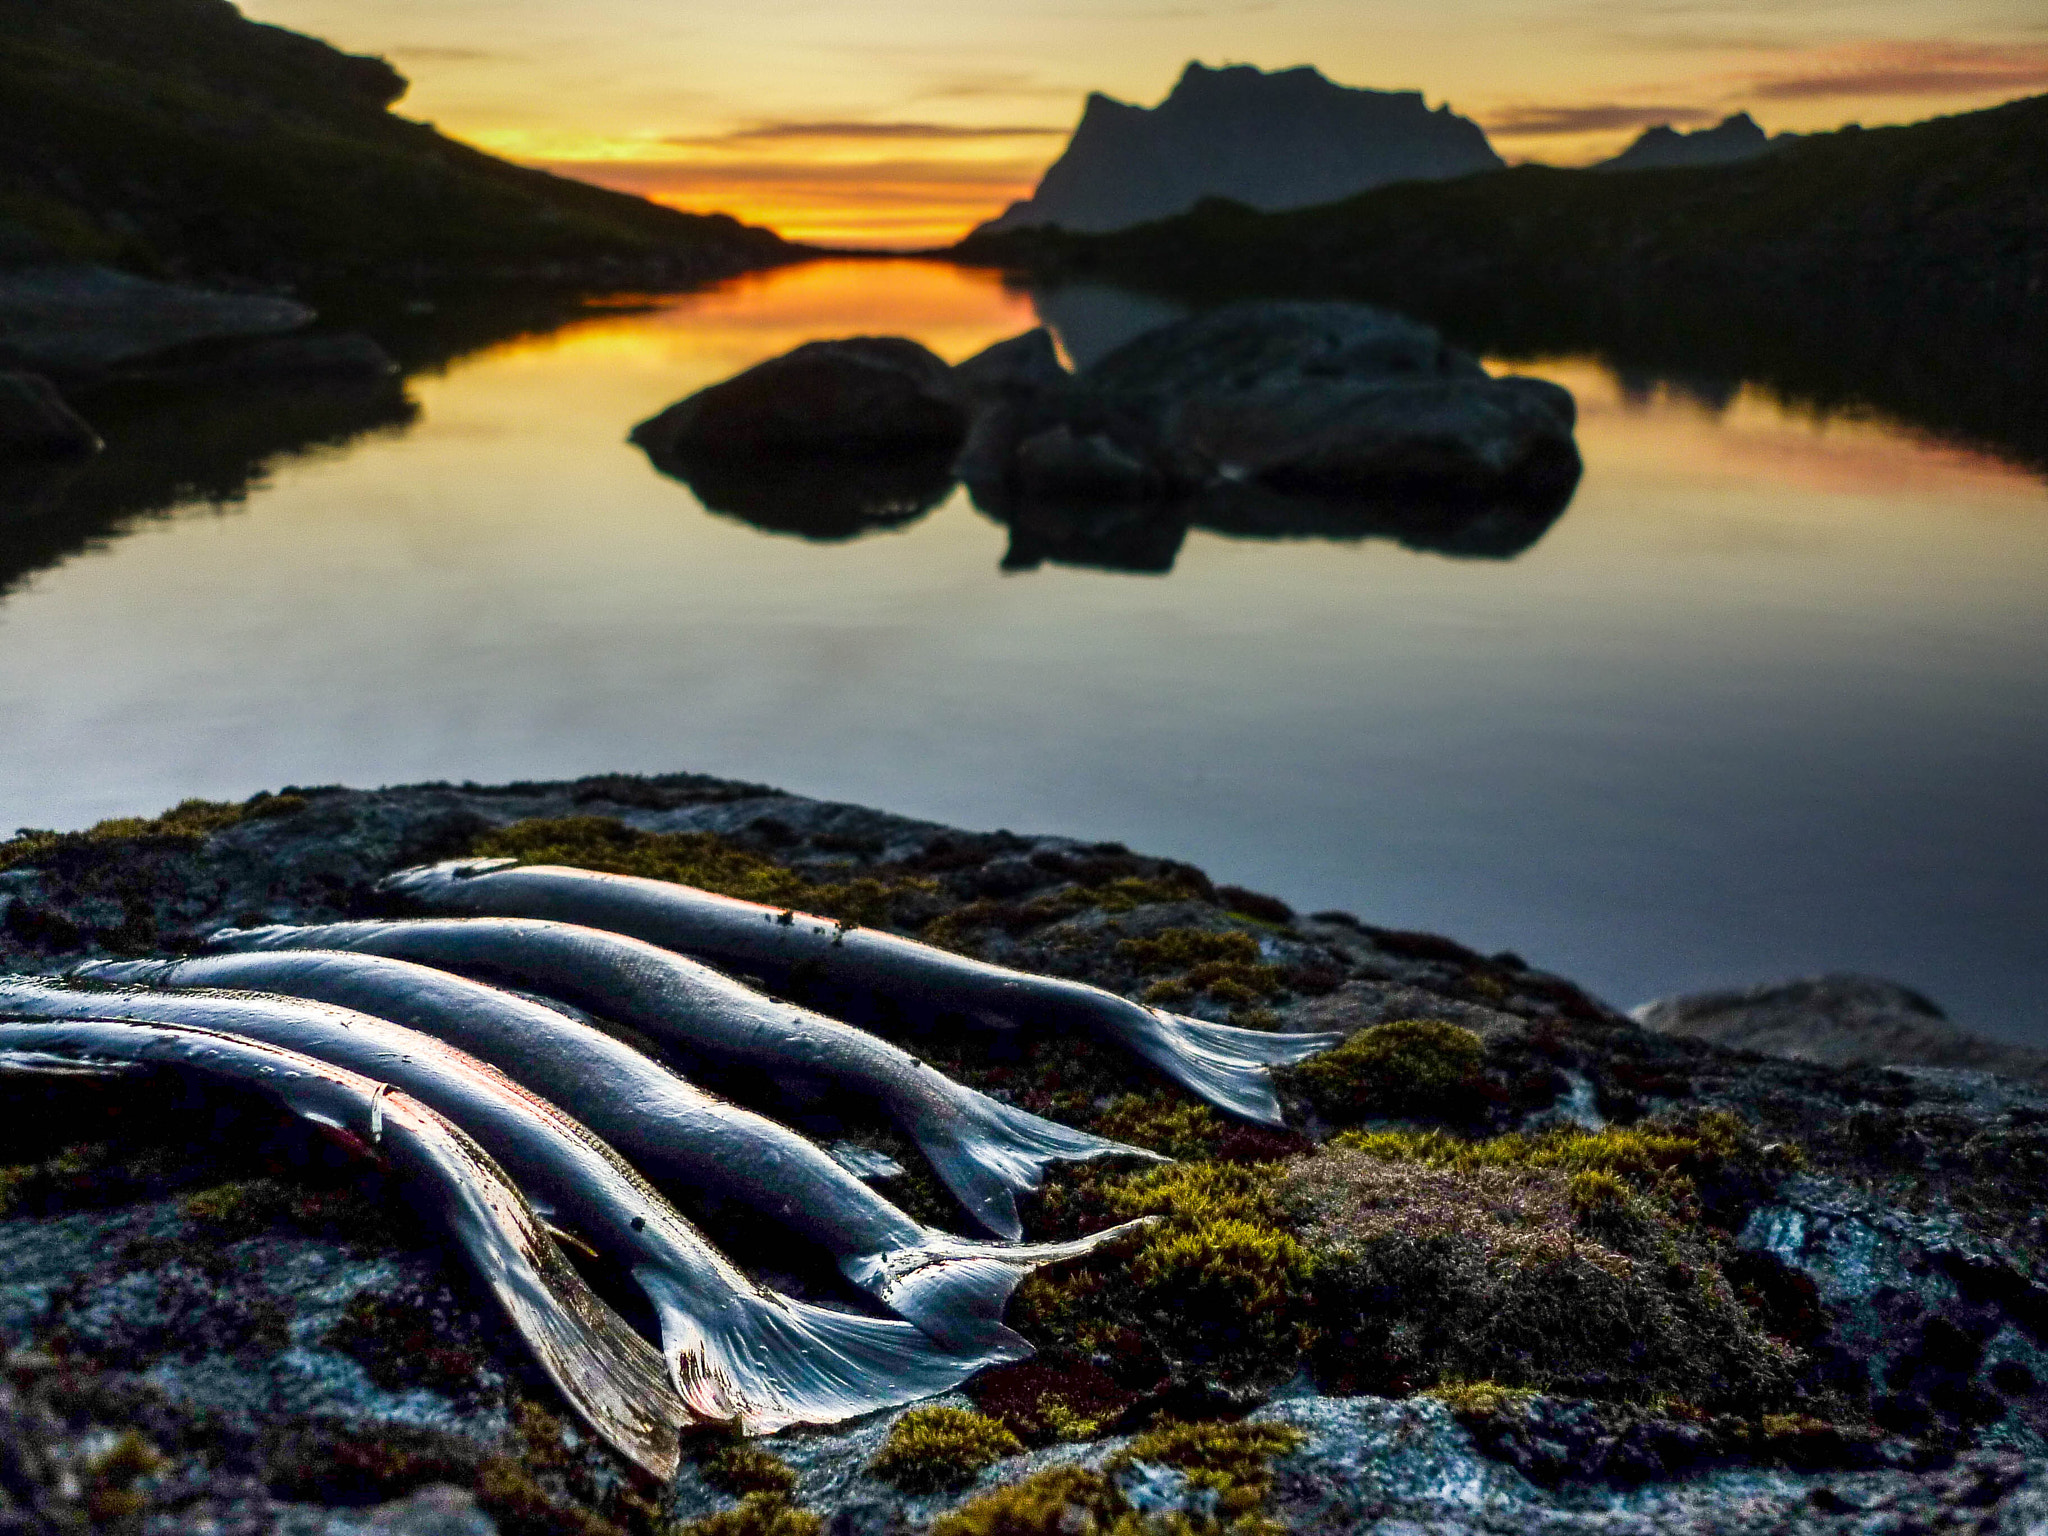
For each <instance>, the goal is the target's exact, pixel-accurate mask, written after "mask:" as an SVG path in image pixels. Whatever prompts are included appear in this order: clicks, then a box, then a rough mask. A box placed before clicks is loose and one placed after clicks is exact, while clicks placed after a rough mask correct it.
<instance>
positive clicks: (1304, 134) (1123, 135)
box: [982, 64, 1501, 231]
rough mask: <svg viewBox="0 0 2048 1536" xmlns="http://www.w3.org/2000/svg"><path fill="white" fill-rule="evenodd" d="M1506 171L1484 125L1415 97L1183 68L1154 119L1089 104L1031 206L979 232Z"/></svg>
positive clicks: (1300, 75) (1320, 80) (1136, 219)
mask: <svg viewBox="0 0 2048 1536" xmlns="http://www.w3.org/2000/svg"><path fill="white" fill-rule="evenodd" d="M1500 164H1501V158H1500V156H1499V155H1497V154H1495V153H1494V152H1493V147H1492V146H1491V145H1489V144H1488V143H1487V142H1486V134H1485V133H1484V131H1482V130H1481V128H1480V127H1479V125H1478V124H1477V123H1475V122H1472V121H1470V120H1469V119H1467V118H1463V117H1459V116H1458V115H1457V114H1455V113H1454V112H1452V111H1451V109H1450V108H1449V107H1447V106H1445V107H1438V108H1437V109H1436V110H1435V111H1434V112H1432V111H1430V110H1429V108H1428V107H1427V106H1426V105H1425V104H1424V103H1423V99H1422V93H1421V92H1419V91H1368V90H1354V89H1351V88H1350V87H1347V86H1341V85H1336V84H1333V83H1332V82H1330V81H1329V80H1327V79H1325V78H1324V77H1323V75H1322V74H1321V73H1320V72H1318V71H1316V70H1314V69H1310V68H1307V67H1302V68H1299V69H1283V70H1276V71H1275V72H1274V73H1272V74H1266V73H1264V72H1263V71H1261V70H1258V69H1255V68H1253V67H1252V66H1250V65H1248V64H1238V65H1231V66H1229V67H1227V68H1223V69H1210V68H1208V67H1207V66H1206V65H1203V64H1189V65H1188V67H1187V69H1186V71H1185V72H1184V73H1183V74H1182V75H1181V77H1180V81H1179V83H1178V84H1176V85H1175V86H1174V88H1173V92H1172V94H1171V95H1169V96H1168V97H1167V98H1166V100H1165V101H1163V102H1161V103H1160V104H1159V105H1158V106H1156V107H1151V108H1146V107H1134V106H1132V105H1130V104H1129V103H1128V102H1122V101H1116V100H1113V99H1112V98H1110V97H1108V96H1104V95H1102V94H1100V93H1099V92H1098V93H1096V94H1094V95H1091V96H1090V97H1089V98H1088V105H1087V107H1086V109H1085V110H1084V111H1083V112H1082V114H1081V122H1080V126H1078V127H1077V128H1075V130H1074V136H1073V138H1072V139H1070V140H1069V141H1068V142H1067V147H1066V150H1065V152H1064V153H1062V154H1061V156H1060V157H1059V159H1058V160H1056V161H1054V162H1053V164H1052V165H1051V167H1050V168H1049V169H1047V171H1046V173H1045V176H1044V179H1043V180H1041V181H1040V182H1039V184H1038V190H1037V192H1035V193H1034V194H1033V195H1032V196H1031V197H1030V198H1029V199H1027V200H1026V201H1024V202H1021V203H1014V204H1012V205H1011V206H1010V208H1009V209H1008V210H1007V211H1006V212H1004V214H1003V215H1002V216H1001V217H1000V218H998V219H995V220H993V221H991V222H990V223H988V224H986V225H984V226H982V227H983V229H984V230H999V229H1000V230H1007V229H1025V228H1031V227H1034V226H1039V225H1048V224H1056V225H1059V226H1060V227H1061V228H1064V229H1072V230H1084V231H1101V230H1111V229H1123V228H1126V227H1128V226H1130V225H1133V224H1142V223H1145V222H1146V221H1148V220H1151V219H1163V218H1169V217H1171V216H1172V215H1174V214H1177V213H1183V212H1185V211H1186V210H1188V209H1189V208H1192V207H1194V206H1195V204H1197V203H1199V202H1201V201H1202V200H1203V199H1204V198H1212V197H1217V198H1228V199H1230V200H1232V201H1234V202H1239V203H1243V204H1246V205H1247V206H1249V207H1253V208H1261V209H1275V208H1301V207H1306V206H1308V205H1309V204H1312V203H1327V202H1333V201H1335V200H1336V199H1338V198H1341V197H1349V196H1351V195H1352V194H1353V193H1355V192H1363V191H1365V190H1367V189H1368V188H1371V187H1377V186H1383V185H1385V184H1386V183H1388V182H1392V181H1426V180H1435V179H1438V178H1442V177H1446V176H1463V175H1465V174H1467V173H1469V172H1472V171H1485V170H1493V169H1495V168H1497V167H1498V166H1499V165H1500Z"/></svg>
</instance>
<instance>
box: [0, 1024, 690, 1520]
mask: <svg viewBox="0 0 2048 1536" xmlns="http://www.w3.org/2000/svg"><path fill="white" fill-rule="evenodd" d="M165 1068H168V1069H172V1070H176V1071H178V1072H181V1073H186V1074H191V1075H195V1076H198V1077H201V1078H205V1079H211V1080H215V1081H220V1082H228V1083H234V1084H238V1085H240V1086H242V1087H244V1088H252V1089H255V1090H258V1091H260V1092H262V1093H264V1094H266V1095H268V1096H269V1097H271V1098H273V1099H276V1100H278V1101H279V1102H281V1103H282V1104H283V1105H284V1106H285V1107H286V1108H287V1109H289V1110H290V1111H291V1112H292V1113H293V1114H295V1115H297V1116H299V1117H300V1118H301V1119H304V1120H309V1121H313V1122H315V1123H317V1124H320V1125H324V1126H328V1127H331V1128H333V1129H335V1130H338V1131H341V1132H344V1133H345V1134H346V1135H348V1136H349V1137H350V1138H352V1139H354V1140H355V1141H358V1142H360V1143H361V1144H362V1145H363V1146H364V1147H366V1148H370V1149H373V1150H374V1151H375V1153H376V1154H377V1155H378V1156H380V1157H382V1158H383V1159H384V1160H385V1161H386V1162H388V1163H390V1164H391V1165H393V1166H394V1167H395V1168H396V1169H397V1171H398V1173H399V1174H400V1176H401V1177H402V1178H403V1179H404V1180H405V1183H406V1187H407V1190H408V1192H409V1193H410V1194H411V1195H412V1196H413V1199H414V1201H415V1202H416V1203H418V1204H420V1205H422V1206H424V1207H426V1208H427V1209H428V1211H429V1212H430V1214H431V1215H432V1216H433V1217H434V1218H435V1219H436V1220H437V1221H438V1224H439V1225H440V1227H441V1228H442V1230H444V1231H445V1232H447V1233H448V1234H449V1236H451V1237H452V1238H453V1239H454V1240H455V1244H456V1246H457V1247H458V1248H459V1249H460V1250H461V1251H462V1254H463V1256H464V1257H465V1258H466V1259H467V1260H468V1261H469V1264H470V1267H471V1268H472V1269H473V1270H474V1271H475V1272H476V1275H477V1277H478V1278H479V1279H480V1280H481V1281H482V1282H483V1283H484V1285H485V1286H486V1288H488V1289H489V1291H490V1292H491V1295H492V1296H493V1297H494V1298H495V1299H496V1300H497V1302H498V1304H499V1306H501V1307H502V1308H503V1309H504V1311H505V1314H506V1316H507V1318H509V1319H510V1321H511V1323H512V1326H513V1327H514V1328H515V1329H516V1330H517V1331H518V1333H519V1336H520V1337H521V1338H522V1339H523V1340H525V1342H526V1344H527V1347H528V1348H530V1349H531V1350H532V1351H533V1354H534V1358H535V1359H536V1360H538V1361H539V1362H540V1364H541V1367H542V1369H543V1370H545V1371H546V1372H547V1374H548V1378H549V1379H550V1380H551V1381H553V1382H554V1384H555V1385H556V1386H557V1387H558V1388H559V1389H560V1390H561V1392H562V1395H563V1397H565V1398H566V1399H567V1400H568V1401H569V1403H570V1404H571V1405H572V1406H574V1408H575V1409H576V1411H577V1413H578V1414H580V1415H581V1416H582V1418H583V1419H584V1420H585V1421H586V1422H587V1423H588V1424H589V1425H590V1427H591V1428H592V1429H594V1430H596V1431H597V1433H598V1434H599V1435H600V1436H601V1437H602V1438H603V1439H604V1440H605V1441H606V1442H607V1443H608V1444H609V1445H611V1446H612V1447H613V1448H614V1449H616V1450H618V1451H619V1452H620V1453H621V1454H623V1455H625V1456H626V1457H628V1458H630V1459H631V1460H632V1461H634V1462H635V1463H637V1464H638V1465H639V1466H641V1467H642V1468H644V1469H645V1470H647V1471H648V1472H651V1473H653V1474H654V1475H655V1476H656V1477H659V1478H661V1479H663V1480H664V1481H665V1480H667V1479H668V1478H671V1477H673V1476H674V1475H675V1470H676V1462H677V1457H678V1443H679V1436H680V1434H681V1431H682V1429H683V1428H684V1427H685V1426H686V1425H689V1424H692V1423H696V1422H701V1420H700V1419H699V1418H698V1417H697V1416H696V1415H694V1414H693V1413H691V1411H690V1410H689V1409H688V1408H686V1407H685V1405H684V1403H683V1401H682V1399H681V1398H680V1397H678V1396H677V1394H676V1392H675V1390H674V1389H673V1388H672V1387H671V1386H670V1385H669V1382H668V1377H667V1372H666V1368H665V1367H664V1365H663V1362H662V1359H661V1356H660V1354H659V1353H658V1352H657V1351H655V1349H654V1348H653V1347H652V1346H650V1345H649V1344H648V1343H647V1342H646V1340H644V1339H642V1338H641V1337H640V1335H638V1334H637V1333H635V1332H634V1331H633V1330H632V1329H631V1328H630V1327H628V1326H627V1325H626V1323H625V1321H624V1320H623V1319H622V1318H620V1317H619V1316H618V1314H617V1313H615V1312H613V1311H612V1310H611V1308H609V1307H607V1306H606V1305H605V1304H604V1303H603V1302H602V1301H600V1300H599V1299H598V1298H597V1296H596V1295H595V1294H594V1293H593V1292H592V1291H591V1289H590V1287H589V1286H588V1285H586V1284H585V1283H584V1281H583V1278H582V1276H580V1275H578V1274H577V1273H576V1271H575V1270H574V1269H573V1268H572V1267H571V1266H570V1265H569V1263H568V1261H567V1260H565V1259H564V1258H563V1257H562V1256H561V1254H560V1253H559V1252H558V1251H557V1250H556V1248H555V1245H554V1244H553V1243H552V1242H551V1241H549V1239H548V1236H547V1234H546V1232H545V1231H544V1230H543V1228H542V1225H541V1222H540V1219H539V1218H538V1217H537V1216H536V1215H535V1214H534V1212H533V1210H532V1208H531V1207H530V1206H529V1205H528V1204H527V1202H526V1200H525V1198H524V1197H523V1196H522V1195H521V1194H520V1193H519V1191H518V1190H517V1189H516V1188H515V1187H514V1186H513V1184H512V1182H511V1180H510V1179H508V1178H507V1177H506V1175H505V1173H504V1171H503V1170H502V1169H501V1168H499V1167H498V1165H497V1164H496V1163H495V1162H494V1161H493V1160H492V1159H491V1157H490V1155H489V1154H488V1153H487V1152H485V1151H484V1150H483V1149H482V1148H481V1147H479V1146H478V1145H477V1144H476V1143H475V1142H474V1141H472V1140H471V1139H470V1138H469V1137H468V1136H466V1135H465V1134H463V1132H462V1131H461V1130H459V1129H458V1128H456V1127H455V1126H454V1125H452V1124H450V1123H449V1122H448V1121H447V1120H446V1119H444V1118H443V1117H442V1116H440V1115H438V1114H436V1113H435V1112H434V1111H433V1110H431V1109H429V1108H428V1107H427V1106H426V1105H425V1104H423V1103H421V1102H420V1101H419V1100H417V1099H415V1098H413V1097H412V1096H411V1095H409V1094H407V1093H404V1092H400V1091H393V1090H391V1089H390V1088H389V1087H388V1086H387V1085H386V1084H384V1083H381V1082H377V1081H373V1080H372V1079H370V1078H367V1077H364V1076H362V1075H360V1074H358V1073H354V1072H350V1071H347V1070H345V1069H343V1068H340V1067H336V1066H333V1065H332V1064H330V1063H327V1062H323V1061H316V1060H314V1059H313V1058H312V1057H309V1056H305V1055H302V1054H300V1053H298V1052H295V1051H286V1050H281V1049H279V1048H278V1047H276V1046H273V1045H265V1044H263V1043H261V1042H259V1041H254V1040H245V1039H238V1038H236V1037H234V1036H231V1035H222V1034H218V1033H215V1032H213V1031H211V1030H203V1029H194V1028H190V1027H187V1026H182V1025H169V1024H143V1023H136V1022H133V1021H128V1020H103V1019H76V1020H68V1021H65V1022H61V1023H22V1022H6V1023H0V1075H11V1076H22V1075H43V1076H50V1075H64V1076H68V1075H76V1074H80V1073H88V1074H105V1075H114V1074H119V1073H123V1072H129V1071H142V1070H151V1069H165Z"/></svg>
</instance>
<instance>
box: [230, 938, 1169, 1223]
mask: <svg viewBox="0 0 2048 1536" xmlns="http://www.w3.org/2000/svg"><path fill="white" fill-rule="evenodd" d="M208 943H209V946H210V947H213V948H217V949H230V950H266V949H345V950H352V951H354V952H355V953H358V954H373V955H385V956H388V957H390V958H392V959H396V960H413V961H417V962H419V963H420V964H422V965H431V966H435V967H438V968H441V969H446V970H454V971H462V972H466V973H469V974H471V975H475V976H479V977H481V978H483V979H484V980H486V981H491V982H495V983H498V984H500V985H504V986H512V987H518V988H521V989H525V990H530V991H535V992H541V993H544V994H546V995H548V996H551V997H560V998H562V999H564V1000H565V1001H567V1002H569V1003H573V1004H574V1005H576V1006H577V1007H579V1008H587V1009H589V1010H591V1011H592V1012H593V1013H596V1014H599V1015H601V1016H603V1017H605V1018H609V1019H612V1020H613V1021H615V1022H617V1023H620V1024H626V1025H630V1026H631V1027H632V1028H634V1029H637V1030H639V1031H640V1032H641V1033H643V1034H646V1035H649V1036H652V1037H654V1038H655V1039H657V1040H660V1041H663V1042H665V1043H670V1044H674V1045H676V1046H678V1047H680V1048H681V1049H682V1050H684V1051H685V1052H688V1053H692V1054H695V1055H696V1056H698V1057H700V1058H708V1059H710V1060H712V1061H714V1062H716V1063H718V1064H720V1065H721V1066H724V1067H727V1068H732V1067H738V1068H744V1069H754V1070H760V1071H765V1072H766V1073H768V1074H770V1075H771V1076H773V1077H775V1078H776V1079H778V1080H780V1081H781V1082H783V1083H784V1084H786V1085H787V1084H795V1085H799V1086H803V1087H807V1088H810V1089H813V1090H817V1089H824V1090H828V1091H839V1092H846V1093H851V1094H855V1095H858V1096H861V1097H864V1098H866V1099H868V1100H870V1101H871V1102H873V1103H874V1104H876V1105H878V1106H879V1107H880V1108H881V1109H882V1110H883V1111H884V1112H886V1113H887V1114H888V1115H889V1116H890V1118H891V1119H893V1120H894V1121H895V1122H896V1123H897V1124H898V1125H899V1126H901V1127H902V1128H903V1130H904V1131H905V1132H907V1133H908V1134H909V1135H910V1137H911V1138H912V1139H913V1140H914V1141H916V1143H917V1144H918V1146H919V1148H921V1149H922V1150H923V1152H924V1154H925V1156H926V1157H928V1158H929V1159H930V1160H931V1164H932V1167H933V1169H934V1170H935V1171H936V1172H937V1173H938V1175H939V1177H940V1178H941V1179H942V1180H944V1181H945V1184H946V1187H947V1188H948V1189H950V1190H952V1192H953V1193H954V1195H955V1196H956V1197H957V1198H958V1199H959V1201H960V1204H961V1205H962V1206H963V1207H965V1209H966V1210H967V1212H968V1214H969V1215H971V1216H972V1217H973V1218H974V1219H975V1220H976V1221H978V1222H979V1223H981V1225H982V1227H983V1228H984V1229H985V1230H987V1231H990V1232H993V1233H994V1234H995V1235H996V1236H998V1237H1005V1238H1016V1237H1018V1236H1019V1235H1020V1234H1021V1233H1022V1232H1023V1224H1022V1223H1021V1222H1020V1221H1019V1220H1018V1219H1017V1196H1018V1194H1019V1193H1028V1192H1029V1191H1031V1190H1034V1189H1036V1188H1038V1186H1039V1185H1040V1184H1042V1183H1043V1182H1044V1180H1045V1170H1046V1168H1047V1166H1048V1165H1049V1164H1051V1163H1054V1162H1058V1161H1062V1160H1087V1159H1091V1158H1098V1157H1139V1158H1146V1159H1150V1160H1152V1161H1155V1162H1156V1161H1159V1158H1158V1155H1157V1154H1156V1153H1151V1152H1141V1151H1139V1150H1138V1149H1137V1148H1135V1147H1126V1146H1124V1145H1122V1144H1121V1143H1118V1142H1114V1141H1105V1140H1103V1139H1102V1138H1101V1137H1099V1136H1090V1135H1087V1134H1086V1133H1085V1132H1082V1131H1076V1130H1073V1129H1070V1128H1069V1127H1067V1126H1064V1125H1056V1124H1054V1123H1053V1122H1052V1121H1050V1120H1043V1119H1040V1118H1039V1117H1038V1116H1037V1115H1033V1114H1027V1113H1026V1112H1025V1111H1023V1110H1021V1109H1014V1108H1012V1107H1011V1106H1009V1105H1007V1104H1000V1103H998V1102H997V1101H996V1100H994V1099H992V1098H989V1097H988V1096H987V1095H986V1094H982V1093H977V1092H975V1091H974V1090H973V1089H972V1088H968V1087H966V1086H964V1085H962V1084H960V1083H956V1082H954V1081H953V1080H952V1079H951V1078H949V1077H946V1076H945V1075H944V1074H943V1073H940V1072H937V1071H935V1070H933V1069H932V1068H931V1067H929V1066H926V1065H925V1064H924V1063H923V1062H921V1061H919V1060H918V1059H917V1058H916V1057H915V1056H912V1055H910V1054H909V1053H908V1052H906V1051H902V1050H899V1049H898V1048H897V1047H895V1046H893V1045H890V1044H889V1043H888V1042H887V1041H884V1040H878V1039H876V1038H875V1037H874V1036H873V1035H870V1034H867V1033H865V1032H864V1031H862V1030H858V1029H854V1028H852V1027H851V1026H850V1025H846V1024H842V1023H840V1022H839V1021H838V1020H837V1019H828V1018H826V1017H824V1016H823V1015H822V1014H817V1013H812V1012H811V1011H810V1010H808V1009H805V1008H798V1007H794V1006H792V1005H790V1004H787V1003H778V1002H775V1001H774V1000H773V999H771V998H768V997H764V996H763V995H762V994H761V993H759V992H756V991H754V990H753V988H751V987H747V986H743V985H742V984H741V983H739V982H737V981H734V980H733V979H732V978H731V977H729V976H725V975H723V974H721V973H720V972H718V971H715V970H713V969H711V968H710V967H709V966H705V965H699V964H698V963H697V962H696V961H694V960H689V959H685V958H684V957H683V956H681V955H678V954H675V953H673V952H671V951H669V950H666V949H662V948H660V947H658V946H656V945H653V944H643V943H641V942H640V941H639V940H637V939H631V938H625V937H622V936H620V935H619V934H616V933H604V932H600V931H599V930H597V929H595V928H582V927H577V926H575V925H573V924H569V923H548V922H525V921H521V920H517V919H499V918H482V919H475V920H469V921H448V920H436V919H433V918H427V919H423V920H417V921H409V922H370V923H329V924H324V925H321V926H319V927H313V928H286V927H275V928H250V929H233V928H230V929H224V930H222V931H221V932H220V933H217V934H215V935H214V936H213V938H212V939H211V940H209V941H208Z"/></svg>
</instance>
